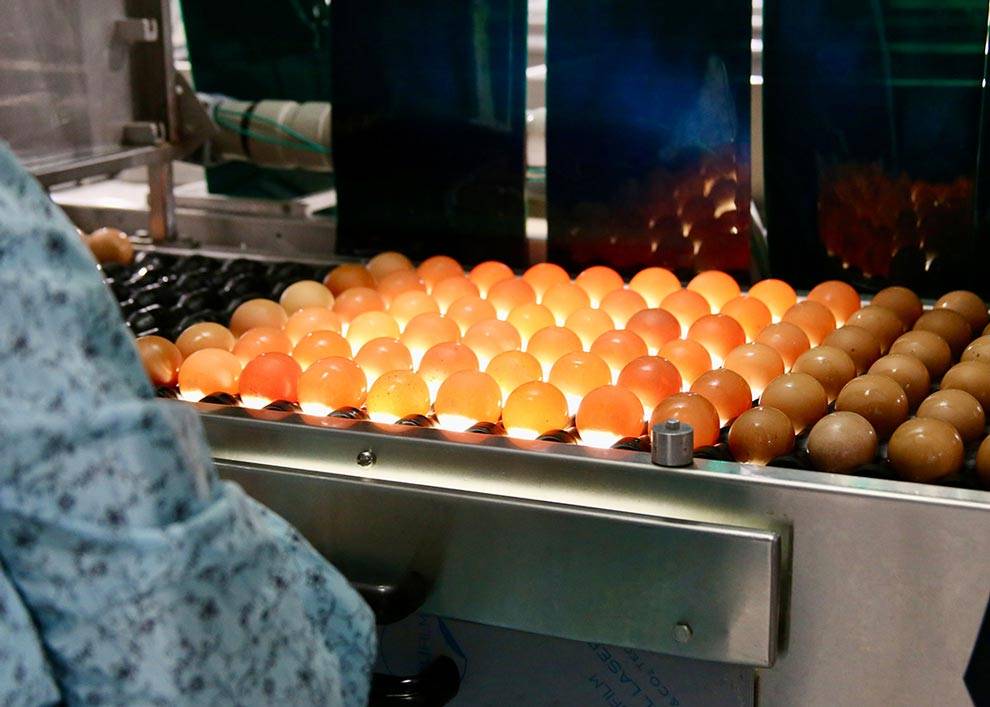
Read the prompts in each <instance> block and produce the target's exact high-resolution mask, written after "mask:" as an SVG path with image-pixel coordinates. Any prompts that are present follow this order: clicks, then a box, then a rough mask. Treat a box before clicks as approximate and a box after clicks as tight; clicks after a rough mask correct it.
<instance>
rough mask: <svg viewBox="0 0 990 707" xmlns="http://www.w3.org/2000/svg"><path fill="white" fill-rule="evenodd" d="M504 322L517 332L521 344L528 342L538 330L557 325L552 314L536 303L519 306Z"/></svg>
mask: <svg viewBox="0 0 990 707" xmlns="http://www.w3.org/2000/svg"><path fill="white" fill-rule="evenodd" d="M506 321H507V322H508V323H509V324H511V325H512V326H513V327H515V329H516V331H517V332H519V336H520V337H521V338H522V341H523V343H526V342H527V341H529V340H530V338H531V337H532V336H533V334H535V333H536V332H538V331H539V330H540V329H545V328H546V327H548V326H555V325H556V324H557V320H556V319H554V316H553V312H551V311H550V310H549V309H547V308H546V307H545V306H543V305H542V304H537V303H536V302H527V303H526V304H521V305H519V306H518V307H516V308H515V309H513V310H512V311H511V312H509V316H508V318H507V319H506Z"/></svg>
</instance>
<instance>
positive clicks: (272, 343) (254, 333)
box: [233, 326, 292, 366]
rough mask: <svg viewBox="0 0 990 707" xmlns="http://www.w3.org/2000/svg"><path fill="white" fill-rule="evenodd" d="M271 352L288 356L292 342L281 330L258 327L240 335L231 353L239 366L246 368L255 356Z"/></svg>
mask: <svg viewBox="0 0 990 707" xmlns="http://www.w3.org/2000/svg"><path fill="white" fill-rule="evenodd" d="M271 351H277V352H278V353H284V354H288V353H290V352H291V351H292V342H291V341H289V337H288V336H286V335H285V332H284V331H282V330H281V329H273V328H272V327H267V326H259V327H255V328H254V329H248V330H247V331H246V332H244V333H243V334H242V335H241V338H239V339H238V340H237V343H236V344H234V351H233V353H234V355H235V356H236V357H237V360H238V361H240V362H241V365H242V366H246V365H247V362H248V361H250V360H251V359H252V358H254V357H255V356H260V355H261V354H263V353H269V352H271Z"/></svg>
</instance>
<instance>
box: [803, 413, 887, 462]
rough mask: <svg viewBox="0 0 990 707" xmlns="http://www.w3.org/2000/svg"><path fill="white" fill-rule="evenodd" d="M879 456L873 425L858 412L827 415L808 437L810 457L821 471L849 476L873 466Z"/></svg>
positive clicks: (816, 424)
mask: <svg viewBox="0 0 990 707" xmlns="http://www.w3.org/2000/svg"><path fill="white" fill-rule="evenodd" d="M876 453H877V433H876V430H874V429H873V425H871V424H870V423H869V421H868V420H867V419H866V418H865V417H863V416H862V415H857V414H856V413H854V412H833V413H832V414H831V415H826V416H825V417H823V418H822V419H821V420H819V421H818V422H817V423H815V426H814V427H813V428H812V429H811V434H810V435H808V455H809V456H810V457H811V464H812V466H814V467H815V468H816V469H817V470H818V471H827V472H829V473H831V474H848V473H850V472H853V471H855V470H856V469H858V468H859V467H861V466H863V465H864V464H869V463H870V462H871V461H873V458H874V457H875V456H876Z"/></svg>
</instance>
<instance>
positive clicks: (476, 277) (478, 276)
mask: <svg viewBox="0 0 990 707" xmlns="http://www.w3.org/2000/svg"><path fill="white" fill-rule="evenodd" d="M564 276H565V277H566V276H567V273H564ZM514 277H515V273H513V272H512V268H510V267H509V266H508V265H506V264H505V263H500V262H498V261H497V260H487V261H485V262H484V263H479V264H478V265H475V266H474V267H473V268H472V269H471V272H470V274H469V275H468V278H470V280H471V282H473V283H474V285H475V287H477V288H478V292H479V294H480V295H481V296H482V297H485V296H487V295H488V291H489V290H490V289H491V288H492V285H494V284H495V283H496V282H501V281H502V280H511V279H512V278H514ZM532 284H533V283H530V285H532ZM533 289H534V290H535V289H536V288H533Z"/></svg>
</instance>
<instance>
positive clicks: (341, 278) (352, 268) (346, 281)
mask: <svg viewBox="0 0 990 707" xmlns="http://www.w3.org/2000/svg"><path fill="white" fill-rule="evenodd" d="M323 284H324V285H325V286H326V287H327V289H328V290H330V292H332V293H333V296H334V297H339V296H340V293H341V292H344V291H345V290H350V289H352V288H355V287H367V288H370V287H374V286H375V278H374V276H373V275H372V274H371V273H370V272H368V268H366V267H364V266H363V265H361V264H360V263H344V264H343V265H338V266H337V267H335V268H334V269H333V270H331V271H330V272H328V273H327V276H326V277H325V278H323Z"/></svg>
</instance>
